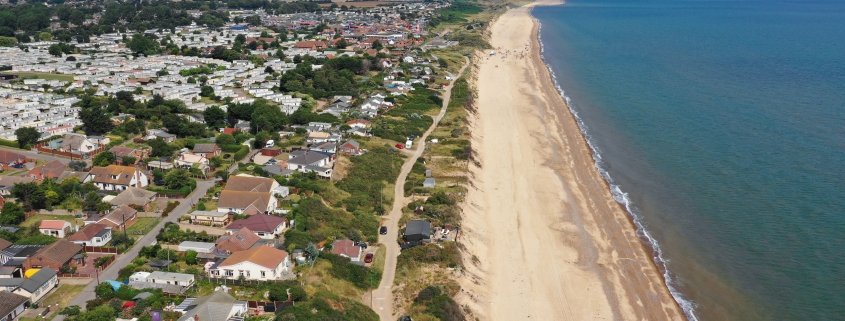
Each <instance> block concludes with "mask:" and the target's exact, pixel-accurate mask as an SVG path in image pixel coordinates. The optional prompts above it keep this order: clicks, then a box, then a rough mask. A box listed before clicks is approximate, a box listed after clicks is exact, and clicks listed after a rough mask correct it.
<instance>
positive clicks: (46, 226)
mask: <svg viewBox="0 0 845 321" xmlns="http://www.w3.org/2000/svg"><path fill="white" fill-rule="evenodd" d="M65 224H67V221H62V220H42V221H41V224H39V225H38V228H39V229H43V230H61V229H64V228H65Z"/></svg>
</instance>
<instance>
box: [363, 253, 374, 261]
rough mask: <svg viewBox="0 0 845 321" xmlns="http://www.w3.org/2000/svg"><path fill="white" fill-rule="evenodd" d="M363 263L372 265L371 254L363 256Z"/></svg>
mask: <svg viewBox="0 0 845 321" xmlns="http://www.w3.org/2000/svg"><path fill="white" fill-rule="evenodd" d="M364 263H373V253H367V255H365V256H364Z"/></svg>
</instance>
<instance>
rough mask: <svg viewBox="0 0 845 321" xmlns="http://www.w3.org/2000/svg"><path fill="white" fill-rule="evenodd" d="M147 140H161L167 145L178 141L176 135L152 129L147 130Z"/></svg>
mask: <svg viewBox="0 0 845 321" xmlns="http://www.w3.org/2000/svg"><path fill="white" fill-rule="evenodd" d="M145 139H146V140H153V139H161V140H163V141H165V142H167V143H172V142H175V141H176V135H173V134H171V133H168V132H166V131H163V130H161V129H150V130H147V136H146V137H145Z"/></svg>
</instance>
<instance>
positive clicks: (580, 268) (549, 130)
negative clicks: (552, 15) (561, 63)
mask: <svg viewBox="0 0 845 321" xmlns="http://www.w3.org/2000/svg"><path fill="white" fill-rule="evenodd" d="M536 32H537V24H536V22H535V21H534V19H533V18H532V17H531V15H530V8H528V7H522V8H518V9H512V10H510V11H508V12H507V13H505V14H504V15H502V16H501V17H500V18H498V20H497V21H496V22H495V23H494V24H493V26H492V29H491V34H492V39H491V42H492V45H493V47H494V48H496V54H495V55H490V54H489V52H487V53H485V54H483V55H480V56H479V57H478V58H477V59H476V63H477V64H478V68H477V80H476V88H477V89H478V91H479V92H478V94H479V97H478V99H477V100H476V102H477V104H478V105H477V107H478V114H477V115H476V117H475V118H474V119H473V121H472V134H473V146H474V147H475V149H476V150H477V152H478V154H477V159H478V160H479V161H480V164H481V167H480V168H474V169H472V176H473V180H472V181H473V183H472V186H471V187H470V188H469V189H470V191H469V193H468V195H467V201H466V202H465V205H464V207H465V208H464V221H463V224H462V225H463V232H464V233H463V236H462V240H461V242H462V243H463V244H464V245H466V246H467V254H466V257H467V264H466V265H467V266H468V276H467V277H465V278H463V280H462V282H463V283H464V284H462V285H463V289H464V290H462V292H461V293H460V294H459V295H458V300H459V301H460V303H461V304H466V305H467V306H469V307H470V308H471V309H472V310H474V312H475V313H476V316H478V317H479V319H481V320H507V321H512V320H578V321H580V320H682V319H683V314H682V313H681V312H680V309H679V308H678V307H677V305H676V304H675V302H674V301H673V300H672V298H671V296H670V295H669V292H668V290H667V289H666V288H665V286H664V285H663V281H662V278H661V276H660V273H659V271H658V270H657V268H656V267H655V266H654V265H653V264H652V261H651V258H650V255H649V253H647V251H646V250H645V248H644V247H643V245H642V244H641V243H640V240H639V238H638V237H637V235H636V232H635V229H634V226H633V224H632V223H631V222H630V221H629V219H628V216H627V214H626V213H625V212H624V211H623V210H622V208H621V207H620V206H619V205H618V204H617V203H616V202H615V201H614V200H613V198H612V197H611V194H610V192H609V191H608V189H607V186H606V185H605V183H604V181H603V180H602V179H601V177H600V176H599V174H598V171H597V170H596V169H595V167H594V165H593V160H592V158H591V155H590V152H589V149H588V147H587V145H586V143H585V141H584V138H583V137H582V136H581V134H580V132H579V130H578V127H577V124H576V123H575V121H574V119H573V118H572V116H571V115H570V114H569V111H568V109H567V108H566V106H565V103H564V101H563V99H562V98H561V97H560V95H559V94H558V92H557V91H556V89H555V88H554V85H553V83H552V81H551V78H550V77H549V74H548V71H547V70H546V67H545V65H544V64H543V63H542V61H541V60H540V56H539V48H538V47H537V44H536ZM473 256H474V257H473Z"/></svg>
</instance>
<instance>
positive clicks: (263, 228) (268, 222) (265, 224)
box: [226, 214, 287, 240]
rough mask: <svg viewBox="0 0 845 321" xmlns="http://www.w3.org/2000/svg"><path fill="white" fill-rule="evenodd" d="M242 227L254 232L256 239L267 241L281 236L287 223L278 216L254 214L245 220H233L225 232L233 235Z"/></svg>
mask: <svg viewBox="0 0 845 321" xmlns="http://www.w3.org/2000/svg"><path fill="white" fill-rule="evenodd" d="M244 227H246V228H247V229H249V230H250V231H252V232H254V233H255V234H256V235H258V237H260V238H262V239H268V240H269V239H275V238H277V237H279V235H282V233H283V232H284V231H285V228H287V222H286V221H285V219H284V218H281V217H279V216H275V215H267V214H256V215H253V216H250V217H247V218H245V219H240V220H235V221H234V222H232V224H229V225H228V226H226V231H227V232H228V233H230V234H234V233H235V232H238V230H240V229H242V228H244Z"/></svg>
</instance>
